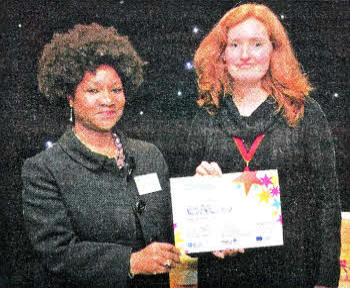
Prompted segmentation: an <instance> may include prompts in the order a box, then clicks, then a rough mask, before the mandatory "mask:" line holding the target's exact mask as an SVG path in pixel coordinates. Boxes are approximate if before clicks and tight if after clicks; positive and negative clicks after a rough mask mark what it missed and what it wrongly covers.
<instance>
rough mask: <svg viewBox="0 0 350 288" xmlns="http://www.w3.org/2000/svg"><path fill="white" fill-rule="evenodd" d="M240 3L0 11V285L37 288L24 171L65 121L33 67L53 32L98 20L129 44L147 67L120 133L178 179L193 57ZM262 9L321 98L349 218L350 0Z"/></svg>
mask: <svg viewBox="0 0 350 288" xmlns="http://www.w3.org/2000/svg"><path fill="white" fill-rule="evenodd" d="M49 2H50V3H49ZM51 2H52V3H51ZM53 2H55V3H53ZM244 2H247V1H209V0H207V1H204V0H202V1H190V0H188V1H186V0H177V1H167V0H158V1H156V0H144V1H131V0H124V1H123V0H121V1H120V0H115V1H112V0H108V1H107V0H105V1H103V0H100V1H43V0H36V1H23V2H20V1H3V2H2V3H1V4H2V5H3V7H1V8H0V9H1V10H0V11H1V13H2V14H1V19H0V20H1V26H2V27H1V28H2V29H1V41H0V43H1V44H0V47H1V48H2V49H1V50H0V51H1V55H0V56H1V58H0V69H1V70H0V73H1V81H0V82H1V83H0V85H1V98H0V101H1V102H0V103H1V113H0V114H1V133H0V139H1V142H0V143H1V144H2V145H1V148H2V153H1V157H0V159H1V163H0V164H1V166H0V169H1V172H2V177H1V178H2V179H1V180H0V181H1V186H0V189H1V190H0V195H1V196H0V197H1V198H0V211H1V215H0V216H1V219H0V221H1V226H2V227H1V235H0V247H1V253H2V254H1V255H0V257H1V258H0V287H5V285H6V284H5V283H7V282H8V278H9V277H10V276H11V279H12V282H13V283H17V284H12V286H11V287H31V278H32V277H33V275H32V273H33V270H35V267H36V264H35V262H34V263H33V262H32V258H31V257H32V255H31V253H30V248H29V246H28V243H27V240H26V238H25V236H24V234H23V230H22V228H23V227H22V222H21V200H20V193H21V181H20V168H21V165H22V163H23V160H24V159H25V158H27V157H29V156H32V155H34V154H36V153H37V152H39V151H40V150H42V149H45V143H46V142H47V141H48V140H51V141H55V140H56V139H57V138H58V137H59V135H60V134H61V133H62V132H63V130H64V128H65V125H66V123H67V122H66V121H67V119H68V114H67V111H64V110H63V109H57V108H55V107H51V106H50V105H49V104H48V103H47V102H46V100H45V98H44V97H43V96H42V95H40V94H39V93H38V90H37V83H36V73H37V60H38V57H39V55H40V53H41V50H42V48H43V45H44V44H45V43H46V42H48V41H49V40H50V39H51V37H52V35H53V32H54V31H66V30H67V28H71V27H73V26H74V24H76V23H91V22H98V23H100V24H103V25H105V26H114V27H116V28H117V30H118V31H119V32H120V33H121V34H124V35H127V36H129V39H130V40H131V42H132V43H133V45H134V46H135V48H136V50H137V51H138V52H139V54H140V55H141V56H142V57H143V59H144V60H146V61H148V62H149V65H148V67H147V70H146V75H145V76H146V81H145V83H144V85H143V86H142V87H141V89H140V91H139V94H138V96H137V98H136V100H135V101H133V102H132V103H128V104H129V105H128V108H127V111H126V113H125V115H124V117H123V124H122V125H123V126H124V129H125V130H126V132H127V133H128V134H129V135H130V136H134V137H137V138H141V139H145V140H148V141H151V142H154V143H155V144H156V145H157V146H158V147H159V148H160V149H161V150H162V152H163V153H164V156H165V157H166V159H167V161H168V164H169V169H170V173H171V175H172V176H176V175H179V174H181V171H180V167H181V165H179V163H181V162H182V161H185V159H186V149H185V147H184V145H183V143H184V141H185V138H186V133H187V130H188V127H189V124H190V121H191V118H192V116H193V114H194V112H195V108H196V105H195V98H196V78H195V73H194V71H193V68H192V63H191V61H192V58H193V55H194V52H195V50H196V48H197V47H198V45H199V43H200V41H201V40H202V39H203V37H204V36H205V35H206V34H207V33H208V32H209V30H210V28H211V27H212V26H213V25H214V24H215V23H216V22H217V21H218V20H219V19H220V18H221V17H222V16H223V14H224V13H225V12H226V11H227V10H228V9H230V8H231V7H233V6H234V5H237V4H238V3H244ZM256 2H259V3H264V4H266V5H268V6H269V7H270V8H272V9H273V11H274V12H275V13H276V14H277V15H279V17H280V19H281V21H282V22H283V24H284V25H285V27H286V29H287V31H288V34H289V37H290V39H291V42H292V44H293V46H294V48H295V52H296V55H297V57H298V59H299V60H300V62H301V63H302V65H303V68H304V70H305V72H307V74H308V75H309V79H310V80H311V82H312V84H313V86H314V87H315V88H316V90H318V92H319V93H318V95H320V96H318V97H319V98H317V99H316V100H317V101H318V102H319V103H320V104H321V106H322V108H323V109H324V111H325V113H326V115H327V117H328V120H329V122H330V125H331V127H332V131H333V134H334V138H335V144H336V156H337V168H338V174H339V184H340V185H339V186H340V192H341V198H342V204H343V210H350V189H349V185H350V180H349V176H350V175H349V172H348V169H349V166H350V165H349V161H350V160H349V159H350V125H349V124H350V108H349V101H350V100H349V92H350V83H349V82H350V81H349V64H350V63H349V59H350V58H349V56H350V55H349V54H350V53H349V49H348V42H349V40H350V37H349V36H350V32H349V31H350V29H349V28H350V26H349V21H350V13H349V12H350V4H349V1H345V0H344V1H343V0H333V1H331V0H329V1H324V0H318V1H316V0H311V1H305V0H304V1H302V0H293V1H287V0H285V1H283V0H282V1H278V0H275V1H256ZM330 192H331V191H330ZM16 285H17V286H16Z"/></svg>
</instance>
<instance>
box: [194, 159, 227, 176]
mask: <svg viewBox="0 0 350 288" xmlns="http://www.w3.org/2000/svg"><path fill="white" fill-rule="evenodd" d="M195 175H200V176H204V175H213V176H220V175H222V171H221V168H220V166H219V165H218V163H216V162H210V163H208V162H207V161H202V162H201V164H199V166H198V167H197V168H196V174H195Z"/></svg>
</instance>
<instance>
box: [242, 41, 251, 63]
mask: <svg viewBox="0 0 350 288" xmlns="http://www.w3.org/2000/svg"><path fill="white" fill-rule="evenodd" d="M249 58H250V51H249V47H248V45H243V46H242V48H241V60H247V59H249Z"/></svg>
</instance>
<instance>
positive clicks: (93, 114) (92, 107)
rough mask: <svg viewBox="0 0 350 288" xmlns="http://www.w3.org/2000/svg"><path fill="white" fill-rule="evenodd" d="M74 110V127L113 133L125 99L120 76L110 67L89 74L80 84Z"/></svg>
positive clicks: (71, 100)
mask: <svg viewBox="0 0 350 288" xmlns="http://www.w3.org/2000/svg"><path fill="white" fill-rule="evenodd" d="M69 104H70V106H72V107H73V110H74V117H75V124H74V125H75V126H81V127H83V128H88V129H92V130H95V131H104V132H106V131H110V130H111V129H112V127H113V126H114V125H115V124H116V123H117V121H118V120H119V119H120V117H121V116H122V115H123V110H124V105H125V96H124V91H123V86H122V81H121V79H120V77H119V75H118V73H117V72H116V71H115V70H114V68H112V67H111V66H108V65H101V66H99V67H98V68H97V69H96V71H95V72H94V73H92V72H90V71H87V72H86V73H85V75H84V77H83V79H82V81H81V82H80V83H79V84H78V86H77V88H76V90H75V95H74V98H73V97H71V96H69Z"/></svg>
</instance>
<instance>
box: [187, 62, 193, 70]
mask: <svg viewBox="0 0 350 288" xmlns="http://www.w3.org/2000/svg"><path fill="white" fill-rule="evenodd" d="M185 69H186V70H192V69H193V64H192V62H191V61H187V62H186V63H185Z"/></svg>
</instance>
